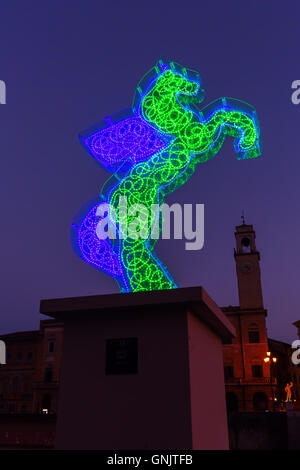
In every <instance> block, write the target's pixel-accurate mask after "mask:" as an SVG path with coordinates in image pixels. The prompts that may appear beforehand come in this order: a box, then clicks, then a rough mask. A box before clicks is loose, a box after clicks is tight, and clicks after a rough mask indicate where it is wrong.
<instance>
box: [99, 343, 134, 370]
mask: <svg viewBox="0 0 300 470" xmlns="http://www.w3.org/2000/svg"><path fill="white" fill-rule="evenodd" d="M137 371H138V339H137V338H119V339H107V340H106V375H112V374H137Z"/></svg>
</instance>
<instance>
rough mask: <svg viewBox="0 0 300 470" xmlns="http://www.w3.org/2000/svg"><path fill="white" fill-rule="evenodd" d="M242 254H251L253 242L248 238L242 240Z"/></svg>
mask: <svg viewBox="0 0 300 470" xmlns="http://www.w3.org/2000/svg"><path fill="white" fill-rule="evenodd" d="M242 252H243V253H251V242H250V239H249V238H247V237H244V238H242Z"/></svg>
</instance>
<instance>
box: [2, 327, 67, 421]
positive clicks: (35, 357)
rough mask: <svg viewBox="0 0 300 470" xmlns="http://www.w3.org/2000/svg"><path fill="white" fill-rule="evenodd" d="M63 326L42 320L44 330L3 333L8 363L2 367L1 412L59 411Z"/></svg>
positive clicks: (41, 328)
mask: <svg viewBox="0 0 300 470" xmlns="http://www.w3.org/2000/svg"><path fill="white" fill-rule="evenodd" d="M62 338H63V325H62V324H61V323H59V322H56V321H53V320H43V321H41V322H40V330H37V331H24V332H19V333H11V334H7V335H2V336H0V339H1V340H2V341H4V342H5V345H6V364H1V366H0V413H12V414H15V413H18V414H19V413H21V414H23V413H56V410H57V400H58V384H59V374H60V362H61V355H62Z"/></svg>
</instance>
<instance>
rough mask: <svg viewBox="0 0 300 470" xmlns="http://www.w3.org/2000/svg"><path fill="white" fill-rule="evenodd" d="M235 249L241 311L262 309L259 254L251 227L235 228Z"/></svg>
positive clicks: (241, 226) (243, 225)
mask: <svg viewBox="0 0 300 470" xmlns="http://www.w3.org/2000/svg"><path fill="white" fill-rule="evenodd" d="M235 240H236V249H235V250H234V257H235V262H236V272H237V279H238V290H239V301H240V308H241V309H249V308H258V309H263V308H264V305H263V296H262V288H261V278H260V265H259V261H260V254H259V252H258V251H257V249H256V246H255V231H254V230H253V225H246V224H245V222H244V220H243V224H242V225H239V226H237V227H236V232H235Z"/></svg>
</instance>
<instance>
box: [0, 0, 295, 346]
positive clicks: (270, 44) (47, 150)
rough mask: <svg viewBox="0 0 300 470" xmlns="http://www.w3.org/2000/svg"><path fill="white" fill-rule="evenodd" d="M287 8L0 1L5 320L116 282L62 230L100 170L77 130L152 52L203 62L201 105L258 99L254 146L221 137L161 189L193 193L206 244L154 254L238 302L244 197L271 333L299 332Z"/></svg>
mask: <svg viewBox="0 0 300 470" xmlns="http://www.w3.org/2000/svg"><path fill="white" fill-rule="evenodd" d="M299 18H300V3H299V0H297V1H293V0H289V1H288V2H283V1H271V0H269V1H267V0H250V1H247V2H246V1H243V0H227V1H223V0H218V1H213V0H210V1H201V0H195V1H194V0H190V1H187V2H183V1H180V2H179V1H177V0H173V1H169V0H167V1H165V0H160V1H156V0H154V1H147V2H145V1H142V0H140V1H131V0H129V1H126V2H125V1H114V0H110V1H107V2H104V1H101V0H98V1H90V0H85V1H76V0H73V1H64V2H62V1H57V0H55V1H43V2H36V1H30V0H27V1H26V2H24V1H14V0H11V1H2V2H1V7H0V22H1V26H0V50H1V55H0V57H1V64H0V80H4V81H5V83H6V87H7V104H6V105H0V122H1V126H0V151H1V163H2V171H1V185H0V192H1V221H2V223H1V245H2V250H1V263H0V266H1V296H0V302H1V306H0V311H1V325H0V333H1V334H3V333H8V332H13V331H20V330H30V329H37V328H38V325H39V320H40V319H41V318H45V317H43V316H41V315H40V314H39V302H40V299H42V298H52V297H55V298H56V297H71V296H82V295H95V294H106V293H117V292H119V289H118V285H117V283H116V282H115V280H114V279H113V278H111V277H109V276H107V275H106V274H104V273H100V272H98V271H97V270H96V269H94V268H93V267H91V266H89V265H88V264H86V263H84V262H83V261H82V260H80V259H79V258H77V257H76V255H75V254H74V253H73V251H72V248H71V245H70V236H69V234H70V226H71V222H72V219H73V217H74V215H75V214H76V212H77V211H78V209H79V208H80V207H81V206H82V205H83V204H84V203H85V202H86V201H88V200H89V199H92V198H93V197H94V196H96V195H97V194H99V192H100V189H101V187H102V185H103V183H104V182H105V181H106V180H107V178H108V177H109V176H110V174H109V173H108V172H106V171H105V170H104V169H102V168H101V167H100V166H99V165H98V164H97V162H96V161H95V160H93V158H92V157H91V156H90V155H89V154H88V153H87V152H86V151H85V150H84V149H83V148H82V146H81V144H80V142H79V139H78V134H79V132H81V131H83V130H84V129H86V128H88V127H90V126H92V125H93V124H95V123H97V122H98V121H101V120H102V119H103V118H104V117H105V116H109V115H111V114H114V113H116V112H118V111H120V110H122V109H124V108H128V107H130V105H131V102H132V98H133V94H134V91H135V87H136V85H137V83H138V81H139V80H140V78H141V77H142V76H143V75H144V74H145V73H146V72H147V71H148V70H149V69H150V68H152V67H153V66H154V65H155V63H156V62H157V60H158V59H159V58H160V57H162V56H163V57H168V58H170V59H172V60H174V61H175V62H178V63H180V64H182V65H184V66H185V67H187V68H191V69H194V70H197V71H198V72H199V73H200V76H201V77H202V80H203V87H204V89H205V96H206V98H205V101H204V102H203V106H205V105H207V104H208V103H210V102H211V101H213V100H214V99H216V98H218V97H222V96H229V97H233V98H237V99H241V100H244V101H246V102H248V103H250V104H251V105H252V106H254V107H255V108H256V110H257V115H258V118H259V121H260V126H261V136H262V156H261V157H260V158H258V159H256V160H248V161H238V160H237V158H236V155H235V152H234V149H233V139H232V138H230V137H227V139H226V142H225V144H224V146H223V148H222V149H221V151H220V152H219V154H218V155H217V156H216V157H215V158H214V159H212V160H210V161H209V162H207V163H204V164H201V165H198V167H197V169H196V172H195V174H194V175H193V177H192V178H191V179H190V180H189V181H188V182H187V183H186V184H185V185H184V186H182V187H181V188H180V189H178V190H176V191H175V192H174V193H173V194H171V195H170V196H168V197H167V201H166V202H168V203H172V202H179V203H182V204H183V203H190V204H196V203H198V204H200V203H203V204H205V244H204V248H203V249H202V250H200V251H186V250H185V240H164V241H159V242H158V244H157V253H158V255H159V257H160V258H161V259H162V260H163V261H164V263H165V264H166V265H167V266H168V268H169V271H170V272H171V273H172V275H173V276H174V278H175V280H176V282H177V284H178V285H179V286H180V287H187V286H198V285H202V286H203V287H204V288H205V289H206V290H207V292H208V293H209V294H210V295H211V297H212V298H213V299H214V300H215V301H216V303H217V304H218V305H220V306H227V305H238V296H237V280H236V273H235V262H234V258H233V248H234V246H235V240H234V230H235V226H236V225H239V224H240V223H241V213H242V211H243V210H244V212H245V219H246V222H247V223H250V224H253V225H254V228H255V230H256V245H257V248H258V250H259V251H260V252H261V272H262V285H263V295H264V303H265V307H266V308H267V309H268V318H267V327H268V334H269V336H270V337H272V338H275V339H279V340H283V341H287V342H291V341H292V340H294V339H296V338H297V335H296V328H295V327H294V326H292V322H294V321H296V320H299V319H300V308H299V304H300V300H299V279H300V264H299V250H300V243H299V240H300V216H299V214H300V210H299V209H300V185H299V176H300V161H299V157H300V152H299V150H300V138H299V137H300V105H298V106H297V105H294V104H292V102H291V94H292V89H291V83H292V82H293V81H294V80H297V79H298V80H300V62H299V44H300V30H299Z"/></svg>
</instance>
